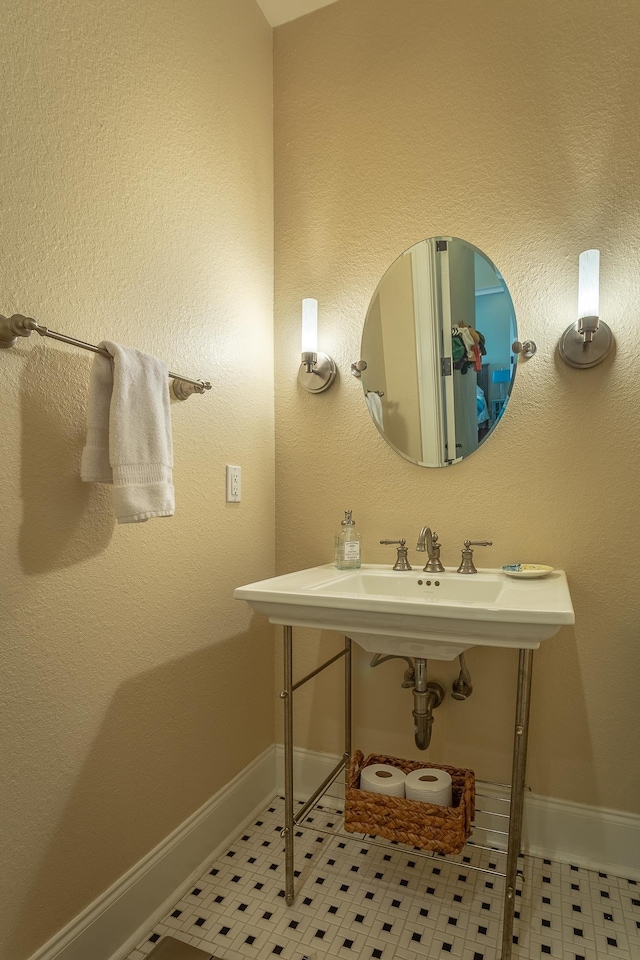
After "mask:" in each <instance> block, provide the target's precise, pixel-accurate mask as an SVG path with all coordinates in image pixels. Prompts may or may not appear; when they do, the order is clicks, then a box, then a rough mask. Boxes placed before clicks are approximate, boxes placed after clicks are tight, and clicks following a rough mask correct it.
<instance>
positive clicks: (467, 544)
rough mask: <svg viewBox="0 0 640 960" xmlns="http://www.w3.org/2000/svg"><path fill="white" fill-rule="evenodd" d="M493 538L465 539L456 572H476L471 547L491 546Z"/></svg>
mask: <svg viewBox="0 0 640 960" xmlns="http://www.w3.org/2000/svg"><path fill="white" fill-rule="evenodd" d="M492 546H493V540H465V541H464V548H463V550H462V559H461V561H460V566H459V567H458V573H477V572H478V571H477V570H476V568H475V564H474V562H473V550H472V549H471V547H492Z"/></svg>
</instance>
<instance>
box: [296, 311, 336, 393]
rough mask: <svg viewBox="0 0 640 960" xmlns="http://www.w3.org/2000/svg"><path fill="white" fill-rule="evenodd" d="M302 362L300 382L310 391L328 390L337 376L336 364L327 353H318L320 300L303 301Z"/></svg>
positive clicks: (320, 391) (299, 373)
mask: <svg viewBox="0 0 640 960" xmlns="http://www.w3.org/2000/svg"><path fill="white" fill-rule="evenodd" d="M301 347H302V351H301V357H300V359H301V363H300V369H299V371H298V383H299V384H300V386H301V387H303V388H304V389H305V390H307V391H308V392H309V393H322V391H323V390H328V389H329V387H330V386H331V384H332V383H333V381H334V380H335V378H336V373H337V370H336V365H335V363H334V362H333V360H332V359H331V357H328V356H327V354H326V353H318V301H317V300H314V299H313V298H311V297H306V298H305V299H304V300H303V301H302V341H301Z"/></svg>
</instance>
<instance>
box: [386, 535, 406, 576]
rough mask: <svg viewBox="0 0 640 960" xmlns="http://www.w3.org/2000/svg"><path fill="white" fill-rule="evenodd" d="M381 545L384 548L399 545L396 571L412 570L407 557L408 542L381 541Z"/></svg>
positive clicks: (394, 567)
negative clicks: (389, 545)
mask: <svg viewBox="0 0 640 960" xmlns="http://www.w3.org/2000/svg"><path fill="white" fill-rule="evenodd" d="M380 543H381V544H383V545H384V546H386V545H388V544H394V545H395V544H398V556H397V558H396V562H395V563H394V565H393V569H394V570H411V564H410V563H409V560H408V557H407V552H408V551H407V541H406V540H404V539H402V540H381V541H380Z"/></svg>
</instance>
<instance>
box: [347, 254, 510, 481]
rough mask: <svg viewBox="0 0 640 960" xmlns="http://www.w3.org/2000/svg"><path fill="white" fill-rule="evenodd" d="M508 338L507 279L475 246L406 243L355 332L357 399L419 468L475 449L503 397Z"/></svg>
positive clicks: (491, 428) (500, 410)
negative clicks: (358, 345) (358, 336)
mask: <svg viewBox="0 0 640 960" xmlns="http://www.w3.org/2000/svg"><path fill="white" fill-rule="evenodd" d="M514 340H517V328H516V317H515V312H514V309H513V302H512V300H511V296H510V294H509V291H508V289H507V285H506V283H505V282H504V280H503V279H502V276H501V274H500V272H499V271H498V270H497V269H496V267H495V266H494V264H493V263H492V262H491V260H489V258H488V257H487V256H485V254H484V253H482V251H481V250H478V248H477V247H474V246H473V245H472V244H471V243H467V242H466V241H465V240H459V239H457V238H456V237H432V238H431V239H429V240H422V241H420V243H416V244H414V246H412V247H409V249H408V250H406V251H405V252H404V253H403V254H402V255H401V256H400V257H398V259H397V260H396V261H395V262H394V263H392V264H391V266H390V267H389V269H388V270H387V272H386V273H385V275H384V276H383V278H382V280H381V281H380V283H379V284H378V286H377V289H376V292H375V293H374V295H373V298H372V300H371V303H370V305H369V309H368V311H367V316H366V319H365V323H364V330H363V333H362V352H361V358H362V361H364V362H365V363H366V369H364V370H362V374H361V382H362V386H363V388H364V396H365V401H366V404H367V407H368V409H369V413H370V414H371V417H372V418H373V420H374V422H375V424H376V426H377V427H378V430H379V431H380V433H381V434H382V436H383V437H384V438H385V440H386V441H387V443H388V444H389V445H390V446H391V447H393V449H394V450H395V451H396V452H397V453H399V454H400V455H401V456H403V457H405V458H406V459H407V460H410V461H411V462H412V463H417V464H419V465H420V466H424V467H446V466H450V465H451V464H453V463H457V462H458V461H460V460H462V459H463V458H464V457H468V456H469V455H470V454H471V453H473V452H474V450H477V449H478V447H479V446H480V444H481V443H484V442H485V440H486V439H487V438H488V437H489V436H490V434H491V433H492V432H493V431H494V430H495V428H496V426H497V425H498V423H499V422H500V418H501V417H502V414H503V413H504V410H505V407H506V405H507V403H508V402H509V397H510V394H511V388H512V386H513V380H514V377H515V369H516V365H515V357H514V354H513V351H512V348H511V345H512V344H513V342H514ZM360 366H361V367H362V366H364V364H361V365H360Z"/></svg>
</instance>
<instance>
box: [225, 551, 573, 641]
mask: <svg viewBox="0 0 640 960" xmlns="http://www.w3.org/2000/svg"><path fill="white" fill-rule="evenodd" d="M234 596H235V597H236V599H238V600H246V602H247V603H248V604H249V605H250V606H251V607H252V608H253V609H254V610H255V611H256V613H261V614H263V615H264V616H266V617H268V618H269V620H270V621H271V623H280V624H287V625H289V626H301V627H316V628H319V629H322V630H337V631H338V632H340V633H343V634H345V635H347V636H350V637H352V639H353V640H355V641H356V642H357V643H358V644H359V645H360V646H362V647H364V649H365V650H369V651H372V652H374V653H395V654H402V655H404V656H409V657H424V658H426V659H437V660H454V659H455V658H456V657H457V656H458V655H459V654H460V653H464V651H465V650H468V649H469V648H470V647H474V646H489V647H516V648H519V649H529V650H535V649H537V647H539V646H540V644H541V642H542V641H543V640H547V639H548V638H549V637H552V636H553V635H554V634H555V633H557V632H558V630H559V629H560V627H561V626H563V625H564V624H572V623H574V622H575V617H574V613H573V606H572V603H571V595H570V593H569V587H568V585H567V578H566V575H565V574H564V572H563V571H562V570H555V571H554V572H553V573H551V574H549V575H548V576H547V577H544V578H542V579H539V580H515V579H512V578H509V577H508V576H507V575H506V574H504V573H503V572H502V571H501V570H487V569H480V570H479V571H478V573H477V574H471V575H464V574H459V573H456V572H455V569H454V568H450V569H447V570H446V571H445V572H444V573H441V574H426V573H422V571H419V570H418V571H416V570H410V571H401V572H396V571H394V570H391V569H389V567H386V566H380V565H377V564H363V566H362V567H361V569H360V570H336V568H335V567H334V566H333V564H325V565H324V566H321V567H312V568H310V569H308V570H299V571H298V572H296V573H288V574H285V575H284V576H281V577H273V578H272V579H270V580H261V581H259V582H258V583H251V584H249V585H248V586H246V587H238V588H237V589H236V590H235V591H234Z"/></svg>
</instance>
